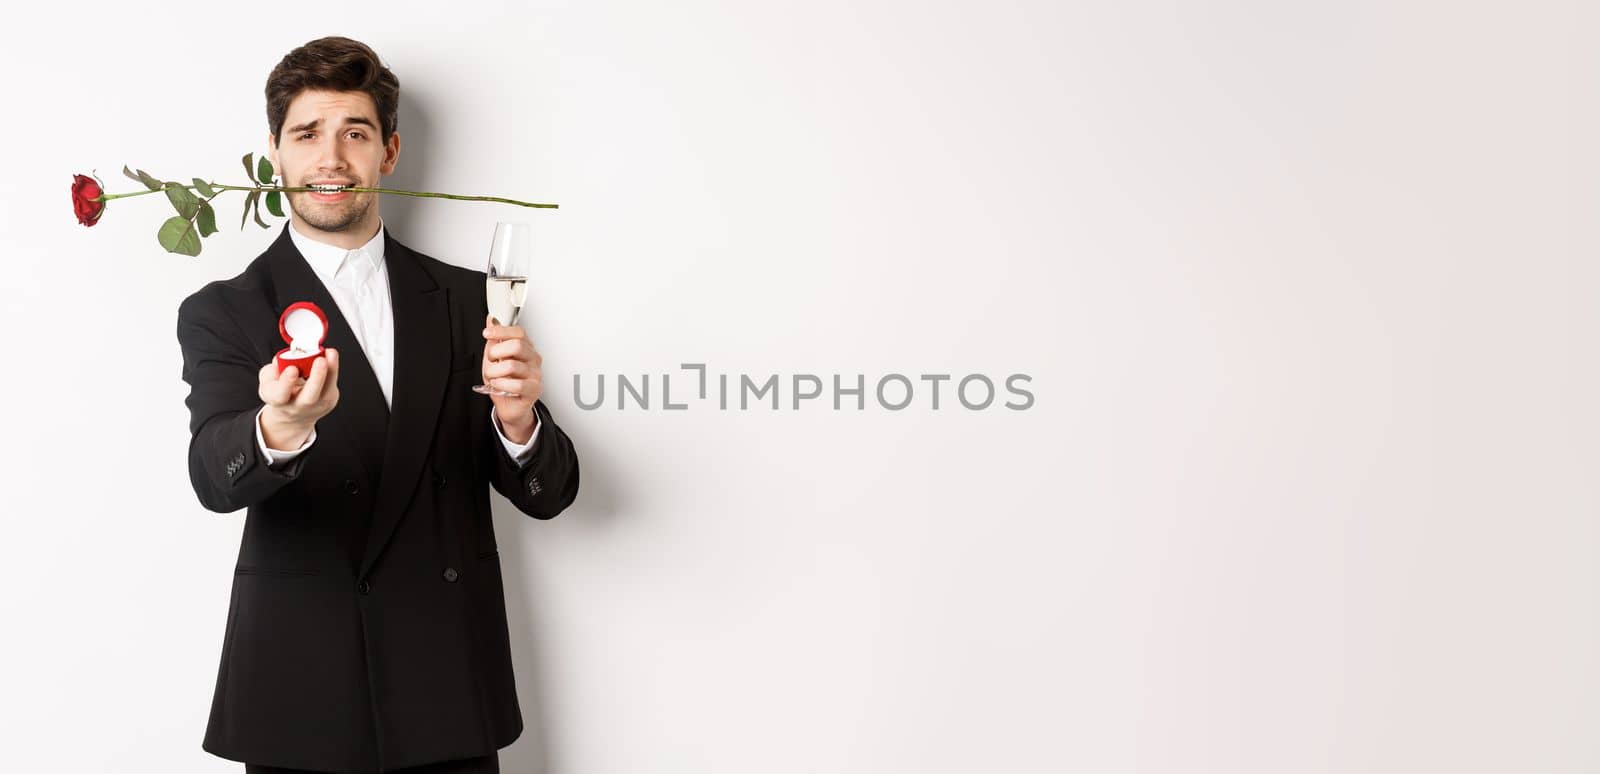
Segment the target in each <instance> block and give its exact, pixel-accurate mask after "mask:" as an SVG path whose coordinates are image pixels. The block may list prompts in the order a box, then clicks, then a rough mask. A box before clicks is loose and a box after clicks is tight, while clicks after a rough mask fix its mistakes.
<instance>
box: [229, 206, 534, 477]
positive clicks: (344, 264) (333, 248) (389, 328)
mask: <svg viewBox="0 0 1600 774" xmlns="http://www.w3.org/2000/svg"><path fill="white" fill-rule="evenodd" d="M287 228H288V229H289V239H290V240H292V241H293V242H294V246H295V247H296V248H298V249H299V250H300V254H301V255H303V256H305V259H306V263H309V264H311V269H312V270H313V271H315V272H316V273H317V277H318V278H319V279H321V280H322V284H323V285H326V286H327V288H328V293H329V294H330V295H332V296H333V301H334V303H336V304H338V305H339V313H340V314H342V315H344V319H345V322H348V323H349V324H350V326H351V328H352V329H353V330H352V331H351V333H353V334H355V337H356V341H357V343H359V344H360V345H361V352H362V354H364V355H366V356H367V362H369V363H371V364H372V371H373V375H374V376H376V377H377V378H378V387H379V388H380V389H382V390H383V401H384V403H387V404H389V405H390V406H393V405H394V305H393V304H392V303H391V302H390V299H389V269H388V264H386V263H385V262H384V259H383V241H384V240H383V218H381V217H380V218H378V233H377V234H376V235H374V236H373V237H372V239H369V240H367V243H366V244H364V245H362V246H360V247H358V248H356V249H354V250H346V249H345V248H343V247H339V246H338V245H330V244H328V243H326V242H319V241H317V240H315V239H312V238H310V237H308V236H306V235H304V234H301V233H300V232H299V230H297V229H296V228H295V227H294V222H293V221H290V223H289V225H288V226H287ZM302 376H304V374H302ZM261 411H266V406H262V407H261V410H260V411H257V412H256V444H257V445H258V446H260V447H261V455H262V456H263V457H264V458H266V460H267V465H269V466H277V465H281V464H283V463H287V462H288V461H289V460H292V459H294V458H295V457H297V456H299V455H300V452H303V451H305V450H306V449H307V448H308V447H310V446H311V443H312V442H313V441H315V440H317V430H316V428H315V427H313V428H312V429H311V435H310V436H308V437H307V438H306V440H305V442H304V443H302V444H300V448H298V449H292V450H283V449H274V448H271V447H269V446H267V441H266V438H265V437H264V436H263V435H262V433H261ZM489 424H491V425H493V426H494V432H495V435H497V436H499V437H500V443H501V444H503V445H504V446H505V447H506V453H507V454H510V455H511V458H512V459H514V460H516V461H517V463H518V464H525V463H527V461H528V457H529V456H531V455H530V452H531V451H532V449H533V442H534V441H536V440H538V439H539V430H540V427H539V425H537V424H536V425H534V428H533V435H532V436H529V438H528V442H527V443H514V442H512V441H511V439H509V438H507V437H506V435H505V433H504V432H502V431H501V430H500V418H499V417H498V416H496V414H495V411H494V409H490V410H489Z"/></svg>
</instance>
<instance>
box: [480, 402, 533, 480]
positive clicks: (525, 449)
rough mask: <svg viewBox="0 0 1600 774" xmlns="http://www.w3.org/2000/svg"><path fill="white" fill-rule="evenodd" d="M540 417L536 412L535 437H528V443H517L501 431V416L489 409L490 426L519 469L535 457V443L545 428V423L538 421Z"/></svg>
mask: <svg viewBox="0 0 1600 774" xmlns="http://www.w3.org/2000/svg"><path fill="white" fill-rule="evenodd" d="M538 416H539V414H538V412H534V418H535V422H534V425H533V435H530V436H528V442H527V443H515V442H513V441H512V440H511V439H510V438H507V437H506V434H505V431H503V430H501V429H500V415H499V414H498V413H496V412H495V409H493V408H491V409H489V424H491V425H494V434H495V435H498V436H500V443H501V445H503V446H505V447H506V454H509V455H511V459H513V460H516V462H517V466H518V467H521V466H523V465H526V464H527V463H528V458H530V457H532V456H533V442H534V441H537V440H539V430H540V429H542V428H543V427H544V423H543V422H539V421H537V418H538Z"/></svg>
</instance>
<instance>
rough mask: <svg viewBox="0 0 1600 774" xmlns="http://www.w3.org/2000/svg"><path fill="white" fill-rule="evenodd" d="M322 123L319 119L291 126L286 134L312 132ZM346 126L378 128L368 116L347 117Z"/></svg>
mask: <svg viewBox="0 0 1600 774" xmlns="http://www.w3.org/2000/svg"><path fill="white" fill-rule="evenodd" d="M321 123H322V119H320V118H319V119H317V120H315V121H307V122H305V123H303V124H298V125H295V126H291V127H289V129H288V131H287V132H286V134H299V133H300V132H304V131H307V130H310V129H315V128H317V126H318V125H319V124H321ZM344 125H345V126H365V127H369V128H372V129H377V128H378V127H377V126H376V125H375V124H373V123H372V119H370V118H367V117H366V116H348V117H346V118H345V119H344Z"/></svg>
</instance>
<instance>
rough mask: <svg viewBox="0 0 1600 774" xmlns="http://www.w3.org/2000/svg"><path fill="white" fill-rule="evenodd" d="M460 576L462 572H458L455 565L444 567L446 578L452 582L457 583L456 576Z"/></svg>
mask: <svg viewBox="0 0 1600 774" xmlns="http://www.w3.org/2000/svg"><path fill="white" fill-rule="evenodd" d="M459 577H461V573H459V572H456V568H454V567H446V568H444V579H445V580H447V581H450V582H451V583H455V582H456V578H459Z"/></svg>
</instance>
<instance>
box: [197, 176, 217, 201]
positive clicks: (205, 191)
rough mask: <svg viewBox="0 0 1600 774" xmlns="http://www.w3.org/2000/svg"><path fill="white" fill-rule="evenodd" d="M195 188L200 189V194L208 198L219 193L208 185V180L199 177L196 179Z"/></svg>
mask: <svg viewBox="0 0 1600 774" xmlns="http://www.w3.org/2000/svg"><path fill="white" fill-rule="evenodd" d="M194 189H195V190H196V191H199V192H200V195H201V196H204V197H206V198H207V199H209V198H211V197H213V196H216V195H217V191H216V189H215V188H212V187H211V186H209V185H207V184H206V181H204V180H201V179H200V178H198V177H197V178H195V179H194Z"/></svg>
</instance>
